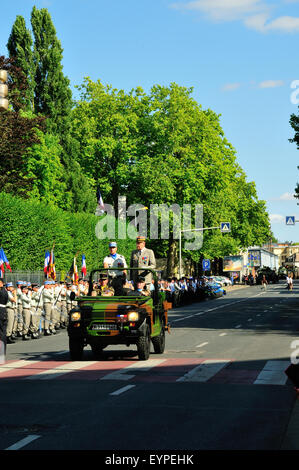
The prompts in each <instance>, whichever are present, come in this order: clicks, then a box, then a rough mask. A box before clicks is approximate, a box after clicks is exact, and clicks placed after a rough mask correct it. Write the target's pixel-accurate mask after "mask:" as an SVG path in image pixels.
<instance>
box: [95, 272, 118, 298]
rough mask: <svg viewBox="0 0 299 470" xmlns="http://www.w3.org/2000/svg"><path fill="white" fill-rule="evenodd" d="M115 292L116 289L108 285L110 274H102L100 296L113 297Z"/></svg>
mask: <svg viewBox="0 0 299 470" xmlns="http://www.w3.org/2000/svg"><path fill="white" fill-rule="evenodd" d="M114 292H115V291H114V288H113V287H112V286H109V285H108V274H106V273H101V274H100V279H99V295H102V296H104V297H112V296H113V295H114Z"/></svg>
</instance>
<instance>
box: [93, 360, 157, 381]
mask: <svg viewBox="0 0 299 470" xmlns="http://www.w3.org/2000/svg"><path fill="white" fill-rule="evenodd" d="M165 361H166V359H149V360H148V361H144V362H143V361H141V362H136V363H135V364H131V365H129V366H127V367H124V368H123V369H119V370H116V371H115V372H111V373H110V374H107V375H105V376H104V377H102V378H101V379H100V380H130V379H133V378H134V377H135V374H127V371H130V372H131V371H132V372H134V371H135V370H136V371H142V372H143V371H144V372H146V371H148V370H150V369H152V368H153V367H155V366H158V365H159V364H162V363H163V362H165Z"/></svg>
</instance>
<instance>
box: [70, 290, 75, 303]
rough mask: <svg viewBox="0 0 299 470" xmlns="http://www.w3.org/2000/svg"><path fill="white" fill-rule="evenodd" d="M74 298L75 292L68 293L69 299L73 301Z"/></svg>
mask: <svg viewBox="0 0 299 470" xmlns="http://www.w3.org/2000/svg"><path fill="white" fill-rule="evenodd" d="M75 298H76V294H75V292H71V293H70V299H71V301H72V302H73V301H74V300H75Z"/></svg>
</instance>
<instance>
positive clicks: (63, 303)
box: [60, 281, 67, 328]
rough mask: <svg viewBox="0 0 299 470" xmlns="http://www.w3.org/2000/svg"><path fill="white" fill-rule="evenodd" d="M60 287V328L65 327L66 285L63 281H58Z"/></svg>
mask: <svg viewBox="0 0 299 470" xmlns="http://www.w3.org/2000/svg"><path fill="white" fill-rule="evenodd" d="M60 287H61V292H60V295H61V316H60V327H61V328H66V327H67V302H66V285H65V283H64V282H63V281H60Z"/></svg>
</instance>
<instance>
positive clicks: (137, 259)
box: [130, 236, 156, 290]
mask: <svg viewBox="0 0 299 470" xmlns="http://www.w3.org/2000/svg"><path fill="white" fill-rule="evenodd" d="M145 241H146V239H145V237H142V236H139V237H137V238H136V248H137V249H136V250H133V251H132V253H131V259H130V268H143V269H141V270H140V271H137V270H132V271H131V279H132V280H133V281H134V286H135V288H136V285H137V278H138V277H139V276H142V277H144V278H145V284H146V288H147V289H148V290H150V285H151V282H152V273H151V272H147V271H146V270H145V268H150V269H155V268H156V259H155V255H154V252H153V250H149V249H148V248H146V247H145Z"/></svg>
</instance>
